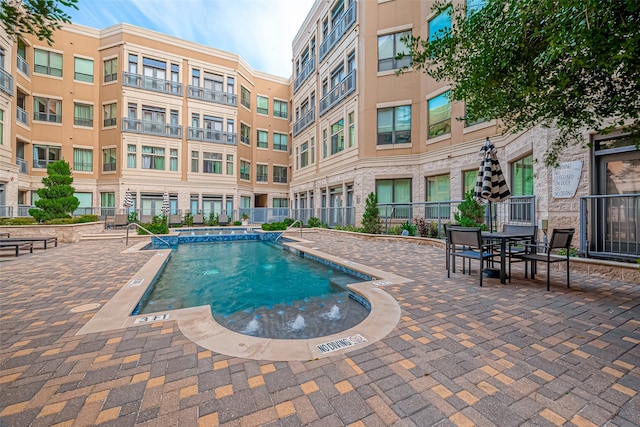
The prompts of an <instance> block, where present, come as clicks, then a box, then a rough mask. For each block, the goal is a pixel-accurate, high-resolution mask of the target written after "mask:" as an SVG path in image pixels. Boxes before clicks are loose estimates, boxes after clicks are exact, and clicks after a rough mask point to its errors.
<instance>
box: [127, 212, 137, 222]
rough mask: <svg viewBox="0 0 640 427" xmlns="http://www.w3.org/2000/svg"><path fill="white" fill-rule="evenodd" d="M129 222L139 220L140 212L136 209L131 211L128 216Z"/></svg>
mask: <svg viewBox="0 0 640 427" xmlns="http://www.w3.org/2000/svg"><path fill="white" fill-rule="evenodd" d="M127 218H128V220H129V222H130V223H131V222H138V213H137V212H136V211H131V212H129V216H128V217H127Z"/></svg>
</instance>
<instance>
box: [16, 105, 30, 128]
mask: <svg viewBox="0 0 640 427" xmlns="http://www.w3.org/2000/svg"><path fill="white" fill-rule="evenodd" d="M16 120H17V121H18V123H22V124H24V125H26V126H29V113H27V112H26V111H25V110H23V109H22V108H20V107H17V109H16Z"/></svg>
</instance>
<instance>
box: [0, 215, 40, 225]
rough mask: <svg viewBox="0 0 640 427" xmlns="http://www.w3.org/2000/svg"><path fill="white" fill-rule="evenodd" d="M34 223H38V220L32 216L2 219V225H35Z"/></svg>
mask: <svg viewBox="0 0 640 427" xmlns="http://www.w3.org/2000/svg"><path fill="white" fill-rule="evenodd" d="M33 224H37V222H36V220H35V218H33V217H30V216H26V217H19V218H1V219H0V225H33Z"/></svg>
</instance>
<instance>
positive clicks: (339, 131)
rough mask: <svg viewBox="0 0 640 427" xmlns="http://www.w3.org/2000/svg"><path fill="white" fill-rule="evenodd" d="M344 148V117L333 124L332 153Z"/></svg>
mask: <svg viewBox="0 0 640 427" xmlns="http://www.w3.org/2000/svg"><path fill="white" fill-rule="evenodd" d="M342 150H344V119H340V120H338V121H337V122H335V123H334V124H332V125H331V154H336V153H339V152H340V151H342Z"/></svg>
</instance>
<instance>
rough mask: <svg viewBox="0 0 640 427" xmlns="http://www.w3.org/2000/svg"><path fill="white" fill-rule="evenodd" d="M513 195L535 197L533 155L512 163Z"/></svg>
mask: <svg viewBox="0 0 640 427" xmlns="http://www.w3.org/2000/svg"><path fill="white" fill-rule="evenodd" d="M511 195H512V196H531V195H533V155H532V154H531V155H528V156H527V157H523V158H522V159H520V160H517V161H515V162H513V163H511Z"/></svg>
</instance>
